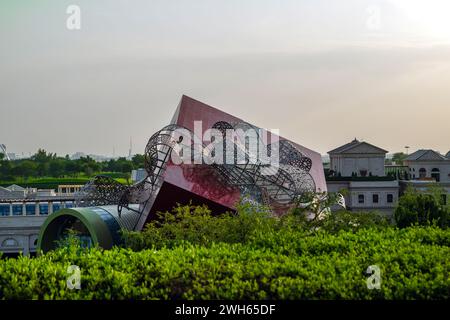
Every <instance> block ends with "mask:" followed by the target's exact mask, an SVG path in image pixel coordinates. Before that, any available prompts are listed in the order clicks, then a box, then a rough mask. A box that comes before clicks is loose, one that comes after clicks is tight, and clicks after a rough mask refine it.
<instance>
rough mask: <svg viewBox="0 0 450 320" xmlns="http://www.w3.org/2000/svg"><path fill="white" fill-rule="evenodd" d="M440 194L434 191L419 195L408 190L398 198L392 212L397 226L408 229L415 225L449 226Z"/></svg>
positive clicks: (413, 190) (411, 189)
mask: <svg viewBox="0 0 450 320" xmlns="http://www.w3.org/2000/svg"><path fill="white" fill-rule="evenodd" d="M440 195H441V194H437V193H436V194H435V191H434V190H429V191H428V192H427V193H420V192H418V191H417V190H415V189H413V188H411V187H410V188H408V189H407V190H406V192H405V194H404V195H403V196H401V197H400V199H399V201H398V203H397V206H396V208H395V212H394V218H395V221H396V223H397V226H398V227H400V228H404V227H409V226H412V225H415V224H418V225H431V224H434V223H435V224H437V225H438V226H440V227H447V226H449V222H450V221H449V216H450V212H449V208H448V206H446V205H445V204H443V203H442V201H441V196H440Z"/></svg>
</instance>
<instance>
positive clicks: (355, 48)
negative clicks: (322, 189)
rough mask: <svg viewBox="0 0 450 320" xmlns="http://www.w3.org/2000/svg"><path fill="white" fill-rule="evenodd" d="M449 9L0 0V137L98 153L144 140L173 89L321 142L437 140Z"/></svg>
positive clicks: (324, 147) (442, 138)
mask: <svg viewBox="0 0 450 320" xmlns="http://www.w3.org/2000/svg"><path fill="white" fill-rule="evenodd" d="M70 5H77V6H78V7H79V8H80V29H79V30H78V29H77V30H70V29H68V28H67V20H68V19H71V18H73V16H72V15H71V13H67V8H68V6H70ZM449 14H450V2H448V1H444V0H428V1H421V0H384V1H376V0H370V1H369V0H345V1H334V0H329V1H325V0H310V1H300V0H296V1H291V0H282V1H280V0H270V1H269V0H177V1H175V0H157V1H156V0H142V1H141V0H134V1H122V0H121V1H119V0H95V1H93V0H86V1H81V0H78V1H77V0H71V1H66V0H60V1H49V0H40V1H38V0H35V1H22V0H10V1H5V0H0V40H1V41H0V143H3V144H5V145H6V146H7V148H8V151H9V152H15V153H18V154H21V153H24V154H29V153H30V152H31V153H34V152H36V150H37V149H38V148H44V149H45V150H47V151H49V152H56V153H58V154H60V155H65V154H73V153H75V152H77V151H81V152H85V153H88V154H102V155H109V156H111V155H112V154H113V150H114V152H115V155H127V154H128V149H129V144H130V138H131V139H132V141H133V153H143V151H144V147H145V144H146V143H147V140H148V138H149V137H150V136H151V135H152V134H153V133H154V132H155V131H157V130H159V129H160V128H161V127H163V126H165V125H166V124H168V123H169V121H170V119H171V118H172V114H173V112H174V111H175V108H176V106H177V104H178V102H179V100H180V98H181V96H182V95H183V94H186V95H188V96H190V97H193V98H195V99H197V100H200V101H202V102H205V103H207V104H210V105H212V106H215V107H218V108H220V109H222V110H224V111H225V112H228V113H231V114H233V115H235V116H237V117H240V118H242V119H244V120H247V121H249V122H251V123H253V124H255V125H257V126H259V127H263V128H269V129H270V128H275V129H279V130H280V134H281V135H282V136H284V137H286V138H289V139H292V140H294V141H296V142H298V143H300V144H302V145H304V146H306V147H308V148H311V149H313V150H316V151H318V152H320V153H322V154H325V153H326V152H327V151H329V150H331V149H334V148H336V147H338V146H340V145H342V144H345V143H347V142H349V141H351V140H352V139H353V138H355V137H356V138H358V139H360V140H364V141H367V142H369V143H372V144H375V145H377V146H379V147H381V148H384V149H386V150H389V152H391V153H392V152H397V151H405V148H404V147H405V146H409V147H410V149H409V150H410V151H409V152H413V151H415V150H417V149H420V148H427V149H434V150H437V151H440V152H441V153H446V152H447V151H449V150H450V19H448V18H447V16H448V15H449ZM70 21H73V20H70Z"/></svg>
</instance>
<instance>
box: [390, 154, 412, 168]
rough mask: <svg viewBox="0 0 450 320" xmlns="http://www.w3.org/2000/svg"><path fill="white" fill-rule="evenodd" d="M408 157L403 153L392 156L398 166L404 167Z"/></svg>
mask: <svg viewBox="0 0 450 320" xmlns="http://www.w3.org/2000/svg"><path fill="white" fill-rule="evenodd" d="M407 156H408V155H406V154H404V153H403V152H396V153H394V154H393V155H392V161H394V162H395V163H396V164H399V165H402V164H403V161H404V160H405V159H406V157H407Z"/></svg>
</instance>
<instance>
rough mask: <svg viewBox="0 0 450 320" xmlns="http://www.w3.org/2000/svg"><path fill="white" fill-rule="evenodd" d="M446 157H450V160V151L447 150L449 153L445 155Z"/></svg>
mask: <svg viewBox="0 0 450 320" xmlns="http://www.w3.org/2000/svg"><path fill="white" fill-rule="evenodd" d="M445 157H446V158H447V159H449V160H450V151H449V152H447V154H446V155H445Z"/></svg>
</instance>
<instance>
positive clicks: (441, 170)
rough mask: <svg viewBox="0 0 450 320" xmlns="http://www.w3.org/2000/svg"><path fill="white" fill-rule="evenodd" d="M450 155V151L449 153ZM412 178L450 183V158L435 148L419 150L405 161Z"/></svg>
mask: <svg viewBox="0 0 450 320" xmlns="http://www.w3.org/2000/svg"><path fill="white" fill-rule="evenodd" d="M447 155H450V151H449V152H448V153H447ZM404 163H405V165H407V166H408V168H409V169H408V171H409V176H410V178H411V179H412V180H416V179H417V180H435V181H436V182H442V183H450V158H448V157H446V156H443V155H441V154H440V153H438V152H436V151H433V150H429V149H428V150H424V149H421V150H417V151H416V152H414V153H412V154H410V155H409V156H408V157H407V158H406V159H405V161H404Z"/></svg>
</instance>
